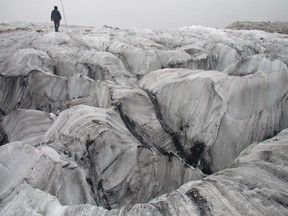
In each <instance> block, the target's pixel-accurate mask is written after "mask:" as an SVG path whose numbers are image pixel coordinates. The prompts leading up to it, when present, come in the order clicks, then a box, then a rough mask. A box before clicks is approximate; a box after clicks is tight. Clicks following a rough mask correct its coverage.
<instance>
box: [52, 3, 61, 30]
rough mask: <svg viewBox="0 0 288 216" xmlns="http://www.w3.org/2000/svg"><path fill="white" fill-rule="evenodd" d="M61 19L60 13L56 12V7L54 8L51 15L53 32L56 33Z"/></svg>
mask: <svg viewBox="0 0 288 216" xmlns="http://www.w3.org/2000/svg"><path fill="white" fill-rule="evenodd" d="M61 19H62V17H61V14H60V12H59V11H58V7H57V6H54V10H53V11H52V13H51V21H54V26H55V32H58V29H59V26H60V20H61Z"/></svg>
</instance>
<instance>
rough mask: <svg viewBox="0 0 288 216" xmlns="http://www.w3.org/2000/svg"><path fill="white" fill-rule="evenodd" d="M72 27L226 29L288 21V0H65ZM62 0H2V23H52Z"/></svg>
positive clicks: (68, 18)
mask: <svg viewBox="0 0 288 216" xmlns="http://www.w3.org/2000/svg"><path fill="white" fill-rule="evenodd" d="M62 2H63V3H64V9H65V14H66V19H67V23H68V24H75V25H86V26H96V27H101V26H103V25H108V26H113V27H120V28H129V27H133V26H136V27H142V28H152V29H157V28H178V27H183V26H190V25H202V26H210V27H219V28H224V27H225V26H227V25H229V24H231V23H232V22H234V21H246V20H249V21H271V22H273V21H288V0H81V1H80V0H62ZM54 5H57V6H58V8H59V10H60V12H61V14H62V17H63V8H62V5H61V2H60V0H0V22H3V21H25V22H34V23H37V22H49V21H50V14H51V11H52V9H53V6H54ZM62 24H64V19H63V20H62Z"/></svg>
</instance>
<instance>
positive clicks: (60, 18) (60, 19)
mask: <svg viewBox="0 0 288 216" xmlns="http://www.w3.org/2000/svg"><path fill="white" fill-rule="evenodd" d="M58 13H59V18H60V20H61V19H62V17H61V14H60V12H59V11H58Z"/></svg>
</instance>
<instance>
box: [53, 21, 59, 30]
mask: <svg viewBox="0 0 288 216" xmlns="http://www.w3.org/2000/svg"><path fill="white" fill-rule="evenodd" d="M54 24H55V31H56V32H58V29H59V26H60V22H59V21H55V22H54Z"/></svg>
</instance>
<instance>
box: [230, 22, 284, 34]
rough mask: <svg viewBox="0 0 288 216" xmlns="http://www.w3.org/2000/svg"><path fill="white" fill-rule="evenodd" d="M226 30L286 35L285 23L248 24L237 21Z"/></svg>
mask: <svg viewBox="0 0 288 216" xmlns="http://www.w3.org/2000/svg"><path fill="white" fill-rule="evenodd" d="M226 28H227V29H234V30H261V31H265V32H271V33H280V34H288V23H287V22H269V21H268V22H250V21H243V22H240V21H237V22H234V23H232V24H231V25H229V26H227V27H226Z"/></svg>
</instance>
